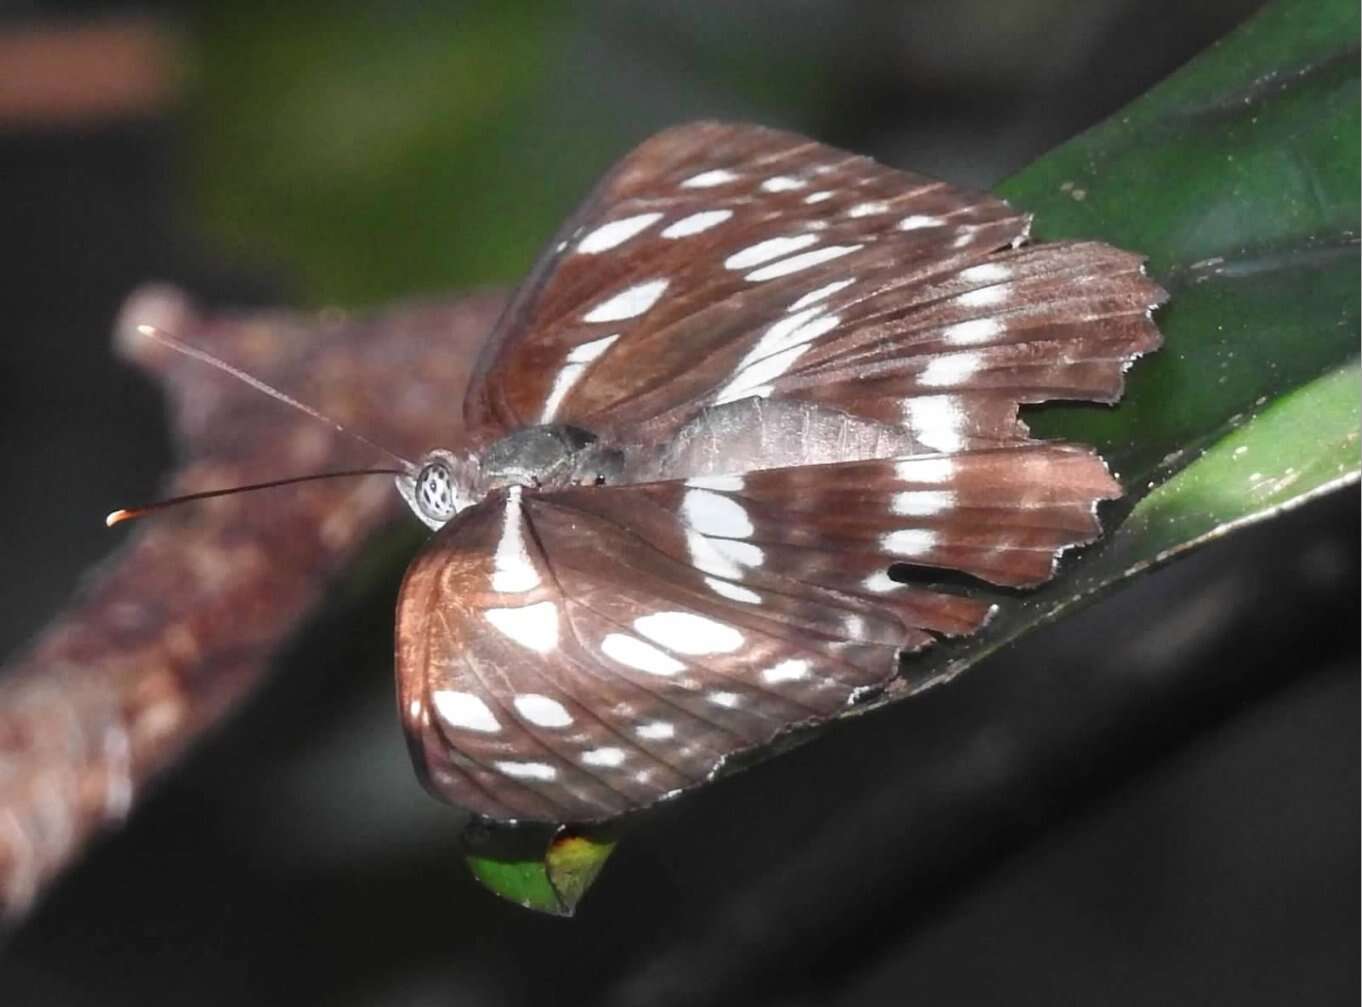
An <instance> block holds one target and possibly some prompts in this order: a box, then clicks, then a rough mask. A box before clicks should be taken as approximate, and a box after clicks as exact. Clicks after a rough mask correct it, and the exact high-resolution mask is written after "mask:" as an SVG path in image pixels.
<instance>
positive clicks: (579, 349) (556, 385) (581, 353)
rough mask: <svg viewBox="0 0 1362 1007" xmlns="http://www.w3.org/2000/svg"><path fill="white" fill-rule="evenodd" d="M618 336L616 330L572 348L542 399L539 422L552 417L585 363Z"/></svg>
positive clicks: (579, 376) (549, 419)
mask: <svg viewBox="0 0 1362 1007" xmlns="http://www.w3.org/2000/svg"><path fill="white" fill-rule="evenodd" d="M619 337H620V336H619V333H618V332H616V333H615V334H614V335H611V336H604V337H602V338H600V339H593V340H591V342H589V343H582V344H581V345H580V346H574V347H573V348H572V351H571V352H570V353H568V355H567V359H566V361H565V362H564V363H563V369H562V370H560V371H559V372H558V376H557V377H556V378H554V379H553V388H551V389H550V390H549V394H548V397H547V398H546V399H545V400H544V412H543V414H542V415H541V416H540V417H539V422H540V423H548V422H550V421H551V420H552V419H553V417H554V416H555V415H556V414H557V412H558V407H559V406H560V405H562V404H563V399H564V398H565V397H566V396H567V393H568V392H569V391H571V390H572V386H573V385H575V384H576V383H577V382H578V381H579V380H581V377H582V375H583V374H584V373H585V372H586V366H587V364H589V363H591V362H592V361H593V360H595V359H596V358H597V357H599V356H600V355H601V354H602V353H604V352H605V351H606V350H608V349H610V344H611V343H613V342H614V341H615V340H616V339H618V338H619Z"/></svg>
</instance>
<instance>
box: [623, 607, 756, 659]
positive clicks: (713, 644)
mask: <svg viewBox="0 0 1362 1007" xmlns="http://www.w3.org/2000/svg"><path fill="white" fill-rule="evenodd" d="M634 629H636V630H638V631H639V632H640V633H642V634H643V635H644V636H646V637H647V638H648V639H650V640H652V641H653V642H654V643H658V644H661V645H662V646H664V647H666V648H667V649H668V650H672V651H675V652H676V653H678V654H730V653H732V652H733V651H735V650H737V649H738V648H739V647H741V646H742V644H743V639H744V637H743V634H742V632H741V631H740V630H738V629H736V628H734V627H733V626H729V625H727V624H726V623H722V622H719V621H717V620H715V619H710V618H708V617H706V616H703V615H696V614H695V613H694V612H654V613H653V614H652V615H641V616H639V617H638V618H637V619H635V620H634Z"/></svg>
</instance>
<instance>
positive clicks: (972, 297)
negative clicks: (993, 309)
mask: <svg viewBox="0 0 1362 1007" xmlns="http://www.w3.org/2000/svg"><path fill="white" fill-rule="evenodd" d="M1007 294H1008V290H1007V288H1006V287H1003V286H998V285H994V286H992V287H980V288H978V289H977V290H967V291H965V293H963V294H961V295H960V303H961V304H963V305H965V307H967V308H986V307H988V306H989V305H991V304H999V303H1001V302H1002V301H1005V300H1007ZM984 320H986V321H992V319H981V321H984ZM966 324H968V323H966Z"/></svg>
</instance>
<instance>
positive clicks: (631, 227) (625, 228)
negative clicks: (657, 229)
mask: <svg viewBox="0 0 1362 1007" xmlns="http://www.w3.org/2000/svg"><path fill="white" fill-rule="evenodd" d="M661 218H662V214H661V213H640V214H638V215H636V216H633V217H624V218H622V219H621V220H612V221H610V222H609V223H607V224H602V225H601V226H600V227H598V228H596V229H595V230H594V231H592V232H591V233H590V234H588V235H587V236H586V237H584V238H583V239H582V240H581V241H579V242H577V251H579V252H583V253H585V254H587V255H595V254H596V253H598V252H608V251H609V250H610V249H612V248H614V247H616V246H617V245H622V244H624V243H625V242H626V241H628V240H629V239H630V238H632V237H633V236H634V235H636V234H638V233H639V232H640V231H643V230H644V229H645V228H647V227H649V226H651V225H652V224H654V223H655V222H656V221H658V220H660V219H661Z"/></svg>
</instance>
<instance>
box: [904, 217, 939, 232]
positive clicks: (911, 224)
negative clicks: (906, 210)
mask: <svg viewBox="0 0 1362 1007" xmlns="http://www.w3.org/2000/svg"><path fill="white" fill-rule="evenodd" d="M944 223H945V221H944V220H942V219H941V218H940V217H930V216H927V215H926V214H922V213H911V214H909V215H908V216H906V217H904V218H903V219H902V220H900V221H899V230H900V231H916V230H917V229H918V228H919V227H936V226H938V225H940V224H944Z"/></svg>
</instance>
